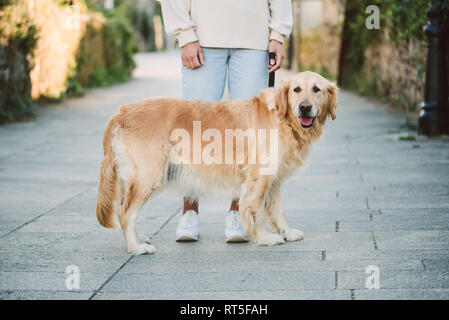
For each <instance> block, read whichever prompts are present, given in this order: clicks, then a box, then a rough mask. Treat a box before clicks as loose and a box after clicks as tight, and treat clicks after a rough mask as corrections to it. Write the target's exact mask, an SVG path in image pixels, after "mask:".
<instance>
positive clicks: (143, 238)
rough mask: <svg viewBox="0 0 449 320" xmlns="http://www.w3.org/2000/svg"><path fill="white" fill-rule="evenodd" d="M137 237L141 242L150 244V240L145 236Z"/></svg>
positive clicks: (139, 235)
mask: <svg viewBox="0 0 449 320" xmlns="http://www.w3.org/2000/svg"><path fill="white" fill-rule="evenodd" d="M137 237H138V238H139V240H140V242H146V243H150V238H148V237H147V236H146V235H144V234H138V235H137Z"/></svg>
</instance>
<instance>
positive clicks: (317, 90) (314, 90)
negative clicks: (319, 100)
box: [313, 86, 321, 92]
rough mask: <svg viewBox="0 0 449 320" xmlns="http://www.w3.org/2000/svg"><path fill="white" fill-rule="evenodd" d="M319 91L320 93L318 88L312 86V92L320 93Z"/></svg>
mask: <svg viewBox="0 0 449 320" xmlns="http://www.w3.org/2000/svg"><path fill="white" fill-rule="evenodd" d="M320 91H321V89H320V88H318V87H317V86H313V92H320Z"/></svg>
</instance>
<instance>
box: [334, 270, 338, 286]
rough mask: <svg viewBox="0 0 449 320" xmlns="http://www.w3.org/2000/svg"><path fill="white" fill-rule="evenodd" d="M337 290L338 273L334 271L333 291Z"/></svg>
mask: <svg viewBox="0 0 449 320" xmlns="http://www.w3.org/2000/svg"><path fill="white" fill-rule="evenodd" d="M337 288H338V271H335V290H337Z"/></svg>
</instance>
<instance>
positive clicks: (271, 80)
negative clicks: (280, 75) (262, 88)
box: [268, 52, 276, 87]
mask: <svg viewBox="0 0 449 320" xmlns="http://www.w3.org/2000/svg"><path fill="white" fill-rule="evenodd" d="M271 59H273V60H274V63H273V64H271ZM268 64H269V65H270V66H274V65H275V64H276V54H275V53H274V52H269V53H268ZM268 86H269V87H274V72H272V73H270V74H269V76H268Z"/></svg>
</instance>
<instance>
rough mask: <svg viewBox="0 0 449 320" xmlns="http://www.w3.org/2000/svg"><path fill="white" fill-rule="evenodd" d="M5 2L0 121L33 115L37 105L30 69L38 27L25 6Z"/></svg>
mask: <svg viewBox="0 0 449 320" xmlns="http://www.w3.org/2000/svg"><path fill="white" fill-rule="evenodd" d="M6 4H7V3H6V2H2V3H1V7H0V9H1V13H0V123H3V122H6V121H13V120H21V119H24V118H27V117H30V116H31V115H32V114H33V109H34V108H33V102H32V100H31V80H30V71H31V69H32V52H33V49H34V48H35V46H36V42H37V31H36V28H35V26H34V25H32V24H31V22H30V19H29V16H28V14H27V12H26V10H24V9H23V8H16V7H14V6H7V5H6ZM8 4H10V1H8Z"/></svg>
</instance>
